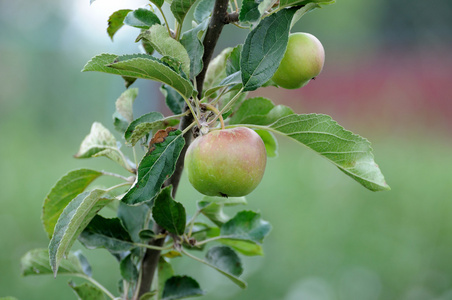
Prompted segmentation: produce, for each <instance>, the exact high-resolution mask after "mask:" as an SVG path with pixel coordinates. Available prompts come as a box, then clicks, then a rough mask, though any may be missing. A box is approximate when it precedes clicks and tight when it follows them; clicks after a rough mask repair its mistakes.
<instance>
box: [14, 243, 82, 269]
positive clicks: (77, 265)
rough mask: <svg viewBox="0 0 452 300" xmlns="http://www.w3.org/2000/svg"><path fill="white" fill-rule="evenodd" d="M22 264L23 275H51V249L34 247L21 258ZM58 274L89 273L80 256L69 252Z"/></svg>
mask: <svg viewBox="0 0 452 300" xmlns="http://www.w3.org/2000/svg"><path fill="white" fill-rule="evenodd" d="M20 266H21V271H22V275H23V276H28V275H49V274H52V273H53V271H52V269H51V267H50V261H49V250H48V249H33V250H30V251H28V252H27V253H25V255H24V256H22V258H21V260H20ZM58 274H82V275H88V276H90V274H89V273H88V274H87V273H86V272H85V270H84V267H83V265H82V263H81V262H80V259H79V257H78V256H77V255H76V254H75V253H73V252H69V254H68V255H67V256H66V259H63V260H62V261H61V264H60V268H59V269H58Z"/></svg>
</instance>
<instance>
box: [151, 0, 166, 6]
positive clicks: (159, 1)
mask: <svg viewBox="0 0 452 300" xmlns="http://www.w3.org/2000/svg"><path fill="white" fill-rule="evenodd" d="M149 1H150V2H152V3H154V4H155V5H156V6H157V7H162V6H163V3H165V0H149Z"/></svg>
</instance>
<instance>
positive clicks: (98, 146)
mask: <svg viewBox="0 0 452 300" xmlns="http://www.w3.org/2000/svg"><path fill="white" fill-rule="evenodd" d="M99 156H106V157H108V158H109V159H111V160H112V161H114V162H116V163H117V164H119V165H121V166H123V167H124V168H125V169H126V170H128V171H129V172H132V173H133V172H134V167H133V166H131V164H132V163H131V162H130V161H129V160H127V159H126V157H125V156H124V154H123V153H122V152H121V150H120V149H119V147H118V142H117V141H116V139H115V137H114V136H113V134H111V132H110V131H109V130H108V129H107V128H105V127H104V126H103V125H102V124H101V123H99V122H94V123H93V125H92V126H91V131H90V133H89V134H88V135H87V136H86V137H85V139H84V140H83V141H82V144H81V145H80V149H79V150H78V152H77V154H75V155H74V157H75V158H90V157H99Z"/></svg>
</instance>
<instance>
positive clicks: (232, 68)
mask: <svg viewBox="0 0 452 300" xmlns="http://www.w3.org/2000/svg"><path fill="white" fill-rule="evenodd" d="M242 49H243V45H242V44H240V45H237V46H235V47H234V48H233V49H232V51H231V53H230V54H229V57H228V59H227V60H226V74H227V75H228V76H229V75H231V74H234V73H236V72H238V71H240V56H241V53H242Z"/></svg>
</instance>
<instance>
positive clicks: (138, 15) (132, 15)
mask: <svg viewBox="0 0 452 300" xmlns="http://www.w3.org/2000/svg"><path fill="white" fill-rule="evenodd" d="M124 24H126V25H129V26H132V27H135V28H141V29H149V28H150V27H151V26H152V25H154V24H160V19H159V17H157V15H156V14H154V13H153V12H152V11H150V10H148V9H144V8H138V9H136V10H134V11H131V12H129V13H128V15H127V16H126V18H125V19H124Z"/></svg>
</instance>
